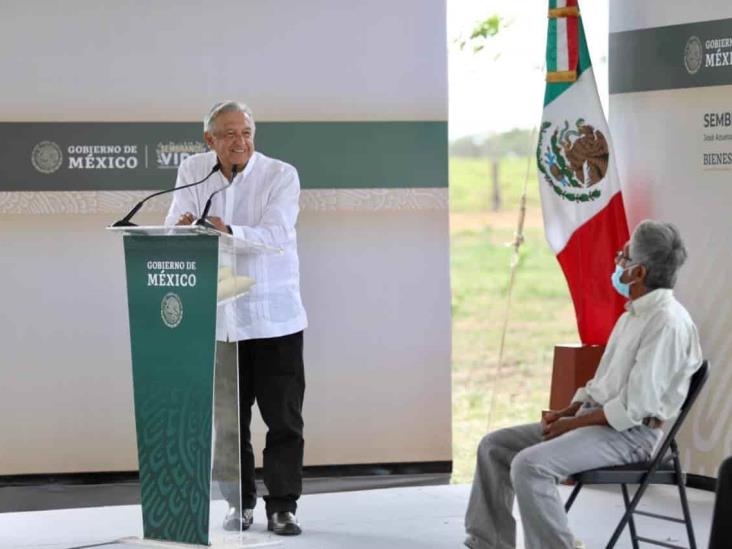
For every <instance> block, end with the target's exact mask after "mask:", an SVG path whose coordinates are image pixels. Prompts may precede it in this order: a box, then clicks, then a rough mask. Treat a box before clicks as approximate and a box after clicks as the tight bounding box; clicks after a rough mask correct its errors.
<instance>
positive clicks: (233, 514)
mask: <svg viewBox="0 0 732 549" xmlns="http://www.w3.org/2000/svg"><path fill="white" fill-rule="evenodd" d="M252 522H254V509H244V512H243V513H241V515H240V514H239V509H237V508H236V507H229V512H228V513H226V516H225V517H224V530H229V531H233V532H241V531H243V530H247V529H248V528H249V527H250V526H251V525H252Z"/></svg>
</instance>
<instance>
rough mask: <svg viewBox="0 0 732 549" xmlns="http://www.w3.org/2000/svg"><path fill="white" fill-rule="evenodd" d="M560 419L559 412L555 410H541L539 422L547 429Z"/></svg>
mask: <svg viewBox="0 0 732 549" xmlns="http://www.w3.org/2000/svg"><path fill="white" fill-rule="evenodd" d="M560 417H562V415H561V412H560V411H557V410H542V411H541V422H542V423H543V424H544V427H547V426H549V425H551V424H552V423H554V422H555V421H557V420H558V419H559V418H560Z"/></svg>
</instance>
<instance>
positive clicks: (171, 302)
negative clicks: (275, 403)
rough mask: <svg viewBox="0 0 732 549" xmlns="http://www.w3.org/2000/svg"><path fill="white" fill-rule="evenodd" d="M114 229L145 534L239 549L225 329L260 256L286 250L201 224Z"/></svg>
mask: <svg viewBox="0 0 732 549" xmlns="http://www.w3.org/2000/svg"><path fill="white" fill-rule="evenodd" d="M109 230H111V231H115V232H120V233H122V235H123V240H124V254H125V270H126V275H127V302H128V309H129V323H130V342H131V355H132V376H133V387H134V406H135V426H136V431H137V451H138V459H139V467H140V491H141V503H142V522H143V532H144V537H145V539H146V540H155V541H169V542H177V543H187V544H198V545H209V544H211V543H212V540H214V541H215V538H217V537H218V539H219V540H222V539H223V540H225V541H226V543H223V545H226V546H232V544H231V542H232V537H237V538H238V539H240V540H241V538H242V536H243V535H242V534H241V533H238V534H237V533H236V532H234V533H233V534H232V533H231V532H225V531H224V530H223V518H224V515H225V513H226V511H227V510H228V504H227V502H226V501H224V499H223V495H225V496H226V500H228V501H229V502H231V503H232V504H235V505H237V504H238V507H239V509H241V495H240V493H239V491H240V478H239V476H240V456H239V423H238V411H239V402H238V368H237V353H236V345H235V344H231V343H228V344H222V343H217V330H218V333H219V338H218V339H222V340H226V337H225V333H226V329H225V328H226V324H225V322H226V317H227V316H228V317H230V318H231V317H232V315H233V314H234V310H233V305H234V304H235V302H236V301H237V300H238V299H241V298H242V297H243V296H244V295H246V294H247V293H248V292H249V291H250V290H251V289H252V288H253V287H254V288H256V281H255V280H254V278H253V277H252V276H251V274H252V273H253V272H255V271H256V269H257V265H258V263H257V257H258V256H259V254H263V253H277V252H278V250H277V249H273V248H269V247H267V246H264V245H261V244H256V243H251V242H247V241H243V240H241V239H237V238H234V237H232V236H231V235H227V234H223V233H220V232H219V231H216V230H213V229H209V228H206V227H200V226H176V227H110V228H109ZM225 346H226V349H224V347H225ZM215 376H217V378H216V380H214V377H215ZM215 387H216V391H218V392H219V394H215V392H216V391H215ZM222 388H227V389H225V390H222ZM217 411H218V413H217ZM222 411H223V413H222ZM214 426H215V428H214ZM214 481H217V482H214ZM216 545H219V544H218V543H216ZM235 545H236V546H241V544H240V543H236V544H235ZM244 545H246V546H252V545H260V544H258V543H254V544H252V543H246V544H244ZM265 545H268V544H265Z"/></svg>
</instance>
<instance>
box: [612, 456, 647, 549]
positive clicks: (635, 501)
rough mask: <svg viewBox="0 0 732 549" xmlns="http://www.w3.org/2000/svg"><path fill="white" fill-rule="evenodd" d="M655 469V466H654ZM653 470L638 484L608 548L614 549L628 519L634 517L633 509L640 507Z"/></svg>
mask: <svg viewBox="0 0 732 549" xmlns="http://www.w3.org/2000/svg"><path fill="white" fill-rule="evenodd" d="M652 469H653V468H652ZM652 472H653V471H649V473H647V474H646V475H645V477H644V478H643V482H642V483H641V485H640V486H638V489H637V490H636V491H635V494H633V499H632V500H631V501H630V504H629V505H628V508H627V509H626V510H625V514H624V515H623V518H621V519H620V522H619V523H618V525H617V527H616V528H615V531H614V532H613V536H612V537H611V538H610V541H609V542H608V544H607V546H606V549H612V547H615V544H616V543H617V542H618V538H620V534H622V533H623V530H624V529H625V525H626V524H627V523H628V521H629V520H630V519H631V518H632V517H633V511H635V508H636V507H638V503H639V502H640V499H641V498H642V497H643V494H645V492H646V489H647V488H648V483H649V480H650V477H649V475H650V473H652Z"/></svg>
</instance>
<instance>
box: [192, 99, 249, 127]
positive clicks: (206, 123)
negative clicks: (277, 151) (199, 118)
mask: <svg viewBox="0 0 732 549" xmlns="http://www.w3.org/2000/svg"><path fill="white" fill-rule="evenodd" d="M225 112H243V113H244V114H246V115H247V116H248V117H249V120H251V121H252V129H254V125H255V124H254V113H252V109H250V108H249V107H248V106H246V105H245V104H244V103H241V102H240V101H221V102H220V103H216V104H215V105H214V106H213V107H211V110H210V111H208V114H207V115H206V116H205V117H204V118H203V131H204V132H208V133H212V132H213V127H214V122H215V121H216V117H217V116H218V115H220V114H223V113H225Z"/></svg>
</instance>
